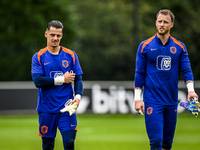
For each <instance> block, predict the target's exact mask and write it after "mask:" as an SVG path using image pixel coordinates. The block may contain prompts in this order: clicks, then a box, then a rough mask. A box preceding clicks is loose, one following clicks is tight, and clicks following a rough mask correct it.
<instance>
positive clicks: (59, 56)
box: [31, 20, 83, 150]
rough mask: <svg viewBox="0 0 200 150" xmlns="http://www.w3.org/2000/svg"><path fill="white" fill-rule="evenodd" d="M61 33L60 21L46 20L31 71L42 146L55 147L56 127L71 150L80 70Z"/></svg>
mask: <svg viewBox="0 0 200 150" xmlns="http://www.w3.org/2000/svg"><path fill="white" fill-rule="evenodd" d="M62 36H63V25H62V23H61V22H60V21H56V20H53V21H51V22H49V23H48V25H47V30H46V31H45V37H46V38H47V47H45V48H43V49H41V50H39V51H38V52H37V53H35V54H34V55H33V58H32V70H31V71H32V78H33V81H34V83H35V85H36V87H37V88H38V103H37V109H36V110H37V111H38V116H39V136H41V137H42V147H43V150H53V149H54V142H55V137H56V132H57V128H58V129H59V130H60V132H61V135H62V139H63V145H64V149H65V150H74V141H75V137H76V131H77V119H76V114H75V111H76V109H77V107H78V105H79V102H80V99H81V95H82V91H83V84H82V74H83V72H82V69H81V66H80V64H79V60H78V57H77V55H76V53H75V52H74V51H72V50H70V49H67V48H65V47H62V46H60V40H61V39H62ZM72 83H74V86H72ZM73 87H74V89H73Z"/></svg>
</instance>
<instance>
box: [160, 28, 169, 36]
mask: <svg viewBox="0 0 200 150" xmlns="http://www.w3.org/2000/svg"><path fill="white" fill-rule="evenodd" d="M157 32H158V34H159V35H165V34H166V33H168V32H169V29H164V30H163V31H160V30H159V28H157Z"/></svg>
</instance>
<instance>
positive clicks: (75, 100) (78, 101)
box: [71, 98, 80, 107]
mask: <svg viewBox="0 0 200 150" xmlns="http://www.w3.org/2000/svg"><path fill="white" fill-rule="evenodd" d="M75 103H76V104H77V107H78V106H79V103H80V100H79V99H78V98H74V100H73V101H72V103H71V105H72V104H75Z"/></svg>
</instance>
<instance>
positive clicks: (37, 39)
mask: <svg viewBox="0 0 200 150" xmlns="http://www.w3.org/2000/svg"><path fill="white" fill-rule="evenodd" d="M66 6H67V3H66V2H65V3H64V2H62V3H61V1H54V0H15V1H11V0H3V1H1V2H0V20H1V24H0V33H1V36H0V49H1V50H0V70H1V74H0V80H2V81H15V80H31V58H32V55H33V54H34V53H35V52H37V51H39V49H41V48H44V47H46V38H45V37H44V32H45V30H46V26H47V23H48V22H49V21H51V20H60V21H61V22H63V24H64V26H65V28H64V37H63V40H62V41H63V42H62V44H64V45H66V43H72V42H71V41H72V40H73V36H74V31H73V29H72V27H71V21H70V18H69V12H68V9H67V7H66ZM8 8H9V10H8Z"/></svg>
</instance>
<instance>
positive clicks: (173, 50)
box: [170, 46, 177, 54]
mask: <svg viewBox="0 0 200 150" xmlns="http://www.w3.org/2000/svg"><path fill="white" fill-rule="evenodd" d="M176 51H177V50H176V47H173V46H172V47H170V52H171V53H172V54H175V53H176Z"/></svg>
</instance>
